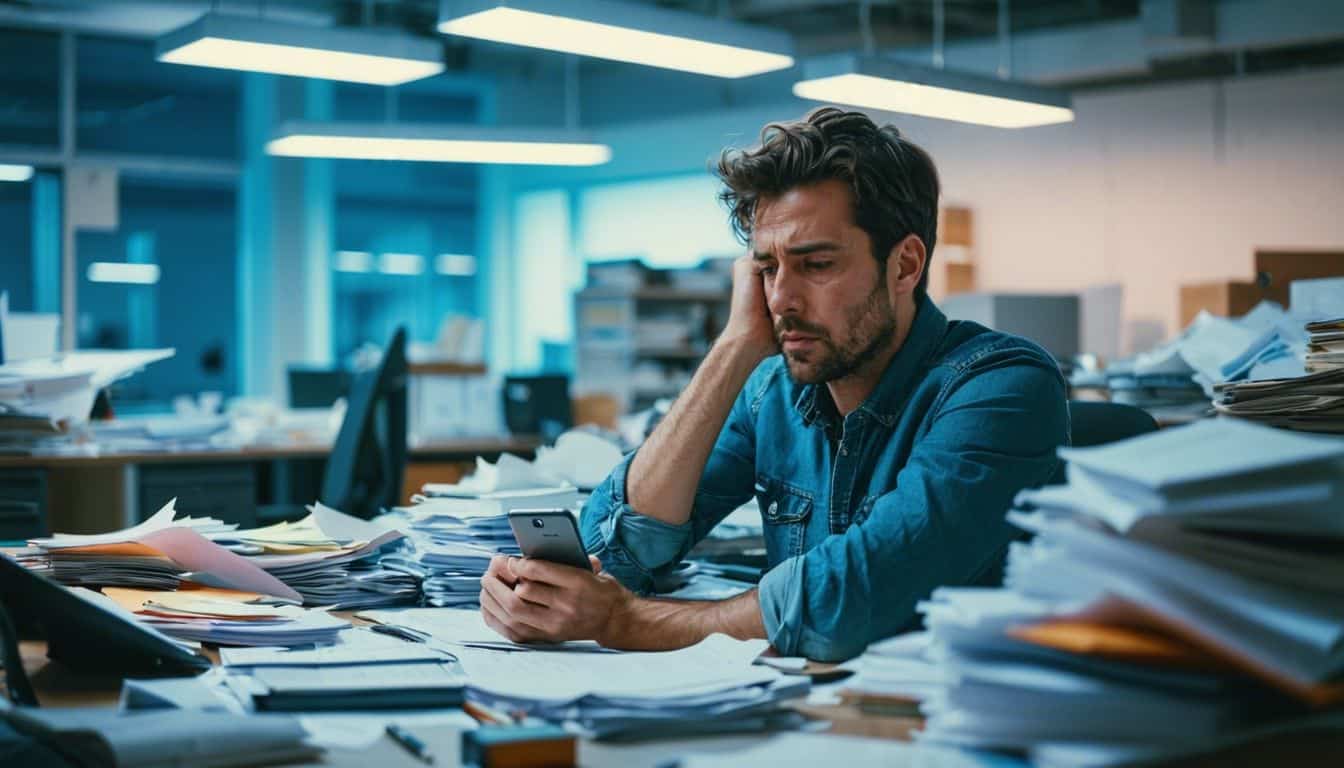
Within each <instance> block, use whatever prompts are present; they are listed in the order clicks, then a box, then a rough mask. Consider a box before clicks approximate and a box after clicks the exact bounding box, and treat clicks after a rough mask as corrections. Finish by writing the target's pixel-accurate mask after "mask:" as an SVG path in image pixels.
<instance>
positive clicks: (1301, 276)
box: [1255, 248, 1344, 307]
mask: <svg viewBox="0 0 1344 768" xmlns="http://www.w3.org/2000/svg"><path fill="white" fill-rule="evenodd" d="M1322 277H1344V251H1330V250H1306V249H1301V250H1287V249H1284V250H1277V249H1268V248H1257V249H1256V251H1255V280H1256V282H1257V283H1259V284H1260V285H1262V286H1264V297H1265V298H1267V299H1270V300H1271V301H1277V302H1278V303H1279V304H1281V305H1283V306H1284V307H1287V306H1288V302H1289V299H1290V298H1291V295H1290V293H1291V291H1290V286H1291V285H1292V283H1293V281H1295V280H1315V279H1318V278H1322Z"/></svg>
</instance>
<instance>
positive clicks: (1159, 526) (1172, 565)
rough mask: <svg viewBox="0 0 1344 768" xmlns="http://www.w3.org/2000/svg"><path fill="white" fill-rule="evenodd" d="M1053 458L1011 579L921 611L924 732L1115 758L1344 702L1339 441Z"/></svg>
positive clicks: (1251, 436)
mask: <svg viewBox="0 0 1344 768" xmlns="http://www.w3.org/2000/svg"><path fill="white" fill-rule="evenodd" d="M1060 454H1061V456H1062V457H1063V458H1065V459H1067V460H1068V461H1069V482H1068V484H1067V485H1065V486H1057V487H1054V488H1046V489H1041V490H1036V491H1026V492H1023V494H1021V496H1020V497H1019V502H1020V504H1021V505H1022V506H1023V507H1024V511H1019V512H1015V513H1012V514H1011V515H1010V519H1011V520H1012V521H1013V522H1014V523H1015V524H1017V525H1018V526H1019V527H1022V528H1023V529H1025V530H1027V531H1030V532H1032V533H1034V534H1035V538H1034V540H1033V541H1031V543H1029V544H1015V545H1014V546H1013V548H1012V550H1011V551H1010V555H1009V564H1008V570H1007V577H1006V582H1005V583H1006V585H1007V586H1006V588H1004V589H997V590H965V589H947V590H939V591H937V592H935V593H934V596H933V599H932V600H930V601H929V602H928V603H927V604H925V605H924V606H922V609H923V611H924V613H925V616H926V625H927V627H928V629H929V631H930V632H931V635H932V638H933V643H932V646H931V648H930V651H929V654H928V655H929V657H930V658H933V659H937V660H938V661H939V662H940V663H941V665H942V667H943V670H944V672H945V674H946V676H947V677H946V682H945V683H944V684H943V685H942V686H941V687H940V690H938V691H937V693H935V694H934V695H933V696H931V697H929V698H928V699H927V700H926V701H925V704H924V711H925V713H926V714H927V715H928V718H929V719H928V721H927V724H926V729H925V731H924V738H927V739H930V740H933V741H938V742H944V743H952V744H961V745H969V746H979V747H990V748H1003V749H1015V750H1024V751H1027V752H1028V753H1029V754H1030V756H1031V757H1032V758H1033V760H1037V761H1041V762H1067V763H1071V764H1100V765H1105V764H1111V763H1115V762H1125V761H1134V760H1140V759H1154V758H1158V757H1162V756H1167V755H1174V754H1180V753H1183V752H1186V751H1192V750H1200V749H1211V748H1214V747H1216V746H1217V745H1219V744H1222V743H1225V742H1226V741H1227V740H1229V739H1235V738H1239V737H1241V736H1244V735H1245V734H1246V733H1247V732H1250V731H1253V730H1256V729H1261V728H1268V727H1281V726H1283V725H1284V724H1285V723H1289V724H1291V723H1295V722H1297V721H1298V720H1299V719H1300V718H1301V717H1303V716H1304V714H1306V713H1310V712H1312V711H1314V710H1317V709H1319V708H1322V707H1330V706H1336V705H1340V704H1344V684H1341V683H1340V682H1339V681H1340V678H1341V675H1342V674H1344V613H1341V612H1340V610H1339V605H1340V603H1341V600H1342V599H1344V569H1341V568H1340V567H1339V565H1338V563H1339V562H1341V557H1342V556H1344V518H1341V516H1340V515H1339V513H1338V510H1339V509H1340V507H1341V503H1342V502H1344V464H1341V462H1344V442H1341V441H1337V440H1333V439H1325V438H1317V437H1309V436H1304V435H1296V434H1293V433H1290V432H1282V431H1278V430H1273V429H1269V428H1266V427H1260V426H1256V425H1252V424H1247V423H1242V422H1238V421H1234V420H1227V419H1220V420H1216V421H1208V422H1202V423H1200V424H1196V425H1193V426H1189V427H1182V428H1176V429H1168V430H1163V431H1161V432H1158V433H1154V434H1151V435H1146V436H1143V437H1139V438H1136V439H1133V440H1129V441H1125V442H1122V443H1116V444H1112V445H1109V446H1102V447H1098V448H1087V449H1061V451H1060ZM1318 568H1319V570H1318Z"/></svg>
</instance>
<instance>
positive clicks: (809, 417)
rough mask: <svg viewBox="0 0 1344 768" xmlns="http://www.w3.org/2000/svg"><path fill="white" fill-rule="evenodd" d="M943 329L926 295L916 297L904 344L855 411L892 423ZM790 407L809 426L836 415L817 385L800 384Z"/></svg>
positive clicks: (943, 321)
mask: <svg viewBox="0 0 1344 768" xmlns="http://www.w3.org/2000/svg"><path fill="white" fill-rule="evenodd" d="M946 331H947V316H946V315H944V314H943V312H942V310H940V309H938V307H937V306H936V305H934V303H933V301H931V300H930V299H929V297H928V296H920V297H919V299H918V300H916V302H915V320H914V323H912V324H911V326H910V333H909V334H907V335H906V337H905V343H904V344H902V345H901V348H900V349H899V350H897V351H896V355H895V356H894V357H892V359H891V362H890V363H888V364H887V369H886V370H885V371H883V373H882V378H881V379H879V380H878V382H877V386H876V387H874V388H873V391H872V393H871V394H869V395H868V398H867V399H866V400H864V401H863V404H862V405H860V406H859V410H860V411H864V412H865V413H867V414H868V415H870V416H872V417H873V418H874V419H876V420H877V421H879V422H881V423H882V424H883V425H884V426H888V427H889V426H891V425H892V424H894V423H896V417H897V416H898V415H900V412H901V407H902V406H903V405H904V404H905V399H906V397H907V396H908V395H909V393H910V390H911V388H912V387H913V385H914V384H915V383H916V380H917V378H918V377H919V375H920V374H921V373H922V372H923V371H924V370H926V368H927V363H928V359H929V357H930V356H931V355H932V354H933V352H934V350H935V349H936V348H937V346H938V343H939V341H940V340H941V339H942V338H943V334H944V333H945V332H946ZM794 408H795V409H797V411H798V413H799V414H800V415H801V416H802V417H803V423H804V424H806V425H807V426H809V427H810V426H812V425H813V424H815V423H816V422H817V421H818V420H820V421H821V422H822V423H823V424H824V425H827V426H830V425H832V424H834V423H835V422H836V420H837V419H838V417H839V413H838V412H837V411H836V407H835V402H834V401H833V400H832V399H831V393H830V390H829V389H827V388H826V387H825V385H821V384H808V385H806V386H804V387H803V388H802V390H801V391H800V392H799V393H798V398H797V399H796V400H795V401H794Z"/></svg>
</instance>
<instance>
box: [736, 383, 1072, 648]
mask: <svg viewBox="0 0 1344 768" xmlns="http://www.w3.org/2000/svg"><path fill="white" fill-rule="evenodd" d="M1068 431H1069V427H1068V406H1067V403H1066V400H1065V396H1064V387H1063V382H1062V381H1061V380H1060V377H1059V374H1058V373H1057V372H1055V371H1051V370H1048V369H1046V368H1044V367H1040V366H1027V365H1016V366H1005V367H1000V368H995V369H991V370H988V371H985V372H983V373H980V374H978V375H976V376H974V377H972V378H970V379H968V380H967V381H966V382H964V383H963V384H961V385H960V387H959V388H957V389H956V390H954V391H953V392H952V393H950V394H949V395H947V397H946V399H945V400H944V402H943V405H942V406H941V407H939V408H938V411H937V413H936V414H935V416H934V419H933V421H932V423H931V424H930V426H929V429H928V432H927V433H926V434H925V435H923V436H922V437H921V438H920V439H918V440H917V442H916V444H915V447H914V450H913V451H912V453H911V455H910V458H909V460H908V462H907V463H906V465H905V467H904V468H903V469H902V470H901V471H900V473H899V474H898V475H897V485H896V488H895V490H892V491H890V492H889V493H886V494H884V495H882V496H880V497H878V499H877V500H876V501H875V502H874V503H873V507H872V510H871V512H870V513H869V514H868V516H867V518H866V519H865V520H863V521H862V522H861V523H859V524H856V525H851V526H850V527H849V528H847V529H846V530H845V531H844V532H843V533H836V534H832V535H831V536H829V537H827V538H826V539H825V540H823V541H822V543H821V544H820V545H818V546H817V547H814V548H813V549H811V550H809V551H808V552H806V553H804V554H802V555H798V556H796V557H792V558H789V559H787V560H784V561H782V562H780V563H779V564H778V565H776V566H775V567H774V568H772V569H771V570H770V571H769V572H768V573H766V574H765V576H764V577H763V578H762V579H761V583H760V588H759V590H760V591H759V597H760V603H761V615H762V619H763V621H764V624H765V629H766V634H767V636H768V637H769V639H770V642H771V644H772V645H773V646H774V647H775V648H776V649H777V650H778V651H779V652H780V653H782V654H784V655H789V656H795V655H796V656H806V657H808V658H812V659H817V660H826V661H832V660H835V661H838V660H842V659H847V658H851V657H853V656H855V655H857V654H859V653H860V652H862V651H863V649H864V648H866V647H867V646H868V644H869V643H871V642H873V641H875V640H878V639H880V638H883V637H887V636H890V635H894V634H896V633H898V632H900V631H902V630H904V629H906V628H908V627H909V626H910V625H911V624H912V623H913V622H914V619H915V616H916V614H915V606H916V604H917V603H918V601H920V600H922V599H924V598H926V597H927V596H928V595H929V594H930V593H931V592H932V591H933V589H934V588H935V587H937V586H941V585H966V584H971V583H973V582H974V581H975V580H976V579H977V578H978V577H980V576H982V575H983V574H984V573H985V572H986V571H987V570H988V569H990V568H992V567H993V566H994V565H995V564H996V563H997V562H998V561H999V558H1001V557H1002V555H1003V552H1004V550H1005V549H1006V547H1007V545H1008V543H1009V541H1010V540H1011V539H1012V537H1013V531H1012V528H1011V527H1010V526H1009V524H1008V523H1007V522H1006V519H1005V518H1006V512H1007V510H1008V509H1009V508H1010V507H1011V503H1012V499H1013V496H1014V495H1015V494H1016V493H1017V492H1018V491H1019V490H1021V489H1022V488H1025V487H1029V486H1033V485H1039V484H1041V483H1044V482H1046V481H1047V480H1048V479H1049V478H1050V476H1051V475H1052V473H1053V472H1054V469H1055V466H1056V461H1057V460H1056V458H1055V449H1056V447H1057V446H1059V445H1061V444H1063V443H1065V442H1066V441H1067V440H1068Z"/></svg>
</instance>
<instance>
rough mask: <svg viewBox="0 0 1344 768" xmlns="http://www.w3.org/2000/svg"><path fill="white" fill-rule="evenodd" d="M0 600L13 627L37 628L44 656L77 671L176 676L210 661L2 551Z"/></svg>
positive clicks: (206, 666)
mask: <svg viewBox="0 0 1344 768" xmlns="http://www.w3.org/2000/svg"><path fill="white" fill-rule="evenodd" d="M0 601H2V602H3V603H4V605H5V607H6V608H7V609H8V611H9V613H10V616H11V617H13V619H14V623H15V624H16V625H17V626H19V627H25V628H31V627H34V626H36V627H37V628H39V629H40V630H41V632H42V635H43V636H44V637H45V638H46V640H47V656H48V658H50V659H51V660H53V661H57V662H60V663H61V664H63V665H65V666H67V667H69V668H70V669H72V670H75V671H77V672H86V673H97V674H103V675H113V676H116V677H129V676H151V675H169V676H179V675H194V674H197V673H199V672H201V671H203V670H206V669H209V668H210V660H209V659H207V658H206V657H204V656H201V655H200V654H198V653H196V652H195V651H193V650H191V649H190V648H188V647H186V646H184V645H182V644H180V643H178V642H177V641H175V640H173V639H172V638H170V637H168V636H167V635H164V634H163V633H161V632H158V631H157V630H154V629H152V628H150V627H147V626H145V625H143V624H141V623H139V622H137V621H136V620H135V619H134V618H132V617H130V616H129V615H126V614H123V613H120V612H118V611H117V610H116V609H115V608H113V607H105V606H102V605H99V604H98V603H96V602H94V601H92V600H88V599H85V598H83V597H80V596H79V595H76V594H75V593H74V592H72V591H71V590H69V589H66V588H65V587H64V586H61V585H60V584H57V583H56V582H54V581H52V580H50V579H48V578H46V577H45V576H42V575H39V574H36V573H33V572H32V571H30V570H28V569H27V568H24V567H23V566H22V565H20V564H19V563H17V562H15V560H14V559H13V558H11V557H10V556H8V555H6V554H3V553H0Z"/></svg>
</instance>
